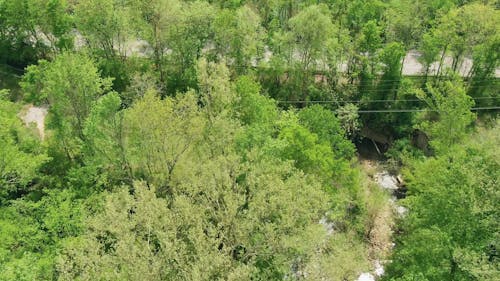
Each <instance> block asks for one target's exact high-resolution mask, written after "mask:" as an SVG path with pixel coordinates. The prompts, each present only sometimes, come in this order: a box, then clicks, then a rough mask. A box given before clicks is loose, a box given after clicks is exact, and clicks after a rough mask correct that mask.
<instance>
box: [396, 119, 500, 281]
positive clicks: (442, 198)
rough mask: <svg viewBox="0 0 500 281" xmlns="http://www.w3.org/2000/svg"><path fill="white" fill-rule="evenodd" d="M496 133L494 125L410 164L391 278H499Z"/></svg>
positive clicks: (496, 129) (496, 128)
mask: <svg viewBox="0 0 500 281" xmlns="http://www.w3.org/2000/svg"><path fill="white" fill-rule="evenodd" d="M498 129H499V127H498V124H497V126H496V127H495V128H493V129H491V130H489V131H487V130H485V129H481V130H480V131H479V132H478V133H477V134H476V135H475V136H473V137H471V139H470V140H467V141H465V143H462V144H460V145H456V146H453V147H452V149H451V150H450V151H449V152H448V153H447V154H443V155H441V156H438V157H436V158H430V159H427V160H423V161H414V162H413V163H412V164H411V166H410V170H409V171H408V172H407V175H406V178H407V182H408V192H409V194H410V196H409V197H408V198H407V199H405V201H406V204H407V205H408V207H409V217H408V218H407V219H405V221H404V222H403V234H402V235H401V236H400V237H399V238H398V240H399V241H398V244H397V246H396V250H395V253H394V256H393V263H391V265H390V267H389V276H391V277H392V276H393V277H399V276H406V275H412V274H413V275H414V276H418V274H420V275H421V277H422V278H421V279H422V280H495V279H497V278H498V266H499V264H498V258H497V257H496V254H495V248H496V247H497V246H498V231H499V225H498V220H497V217H498V208H496V206H495V205H496V203H497V202H498V200H499V193H498V189H497V187H496V185H497V184H496V180H497V179H498V176H499V174H498V171H499V169H498V168H499V164H500V163H499V162H498V159H499V158H498V152H497V150H496V148H495V143H497V142H498V136H499V135H498ZM424 278H425V279H424ZM421 279H418V280H421ZM390 280H400V279H390ZM401 280H404V279H401Z"/></svg>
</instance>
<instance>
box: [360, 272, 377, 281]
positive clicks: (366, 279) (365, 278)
mask: <svg viewBox="0 0 500 281" xmlns="http://www.w3.org/2000/svg"><path fill="white" fill-rule="evenodd" d="M356 281H375V277H374V276H373V275H372V274H371V273H368V272H364V273H361V275H360V276H359V277H358V279H356Z"/></svg>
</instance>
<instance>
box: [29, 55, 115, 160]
mask: <svg viewBox="0 0 500 281" xmlns="http://www.w3.org/2000/svg"><path fill="white" fill-rule="evenodd" d="M21 84H22V87H23V89H24V91H25V92H26V93H27V94H28V95H29V96H30V97H31V99H34V100H38V101H41V102H44V103H47V104H48V105H49V116H48V124H47V125H48V126H47V128H48V129H51V130H53V132H54V135H53V136H52V138H51V142H53V144H54V145H55V147H54V148H55V150H56V151H57V150H59V151H61V152H62V153H63V155H65V157H66V158H67V159H66V160H70V161H72V160H76V159H77V158H79V157H80V155H79V154H80V150H81V142H82V141H84V140H85V135H84V133H83V128H84V124H85V119H86V118H87V116H88V115H89V113H90V110H91V108H92V106H93V104H94V103H95V101H96V100H97V98H98V97H99V96H101V95H102V94H104V93H105V92H106V91H107V90H109V88H110V86H111V79H104V78H101V77H100V75H99V73H98V70H97V68H96V67H95V65H94V63H93V61H92V60H91V59H89V58H88V57H86V56H85V55H82V54H73V53H63V54H61V55H59V56H57V57H56V59H55V60H54V61H52V62H47V61H41V62H40V64H39V65H33V66H30V67H28V69H27V73H26V74H25V76H24V77H23V81H22V83H21Z"/></svg>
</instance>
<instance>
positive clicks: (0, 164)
mask: <svg viewBox="0 0 500 281" xmlns="http://www.w3.org/2000/svg"><path fill="white" fill-rule="evenodd" d="M18 110H19V107H18V106H17V105H16V104H14V103H12V102H9V101H6V100H4V99H3V98H1V97H0V147H1V149H0V204H4V203H5V202H4V201H5V200H6V199H12V198H17V197H19V196H20V195H21V194H25V193H27V192H29V191H30V190H32V189H34V188H35V185H36V181H37V179H39V178H40V176H41V173H40V168H41V166H42V165H43V164H44V163H46V162H47V161H48V160H49V158H48V157H47V155H46V154H45V152H44V149H43V148H42V147H41V146H40V142H39V141H38V140H37V138H36V136H34V135H33V134H32V133H30V131H29V130H28V129H27V128H25V127H24V126H23V124H22V123H21V120H20V119H19V118H18V117H17V113H18Z"/></svg>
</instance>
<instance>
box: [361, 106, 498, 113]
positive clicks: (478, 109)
mask: <svg viewBox="0 0 500 281" xmlns="http://www.w3.org/2000/svg"><path fill="white" fill-rule="evenodd" d="M498 109H500V106H490V107H473V108H471V109H470V110H471V111H482V110H498ZM426 111H430V112H439V110H437V109H387V110H384V109H381V110H358V111H357V112H358V113H405V112H426Z"/></svg>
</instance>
